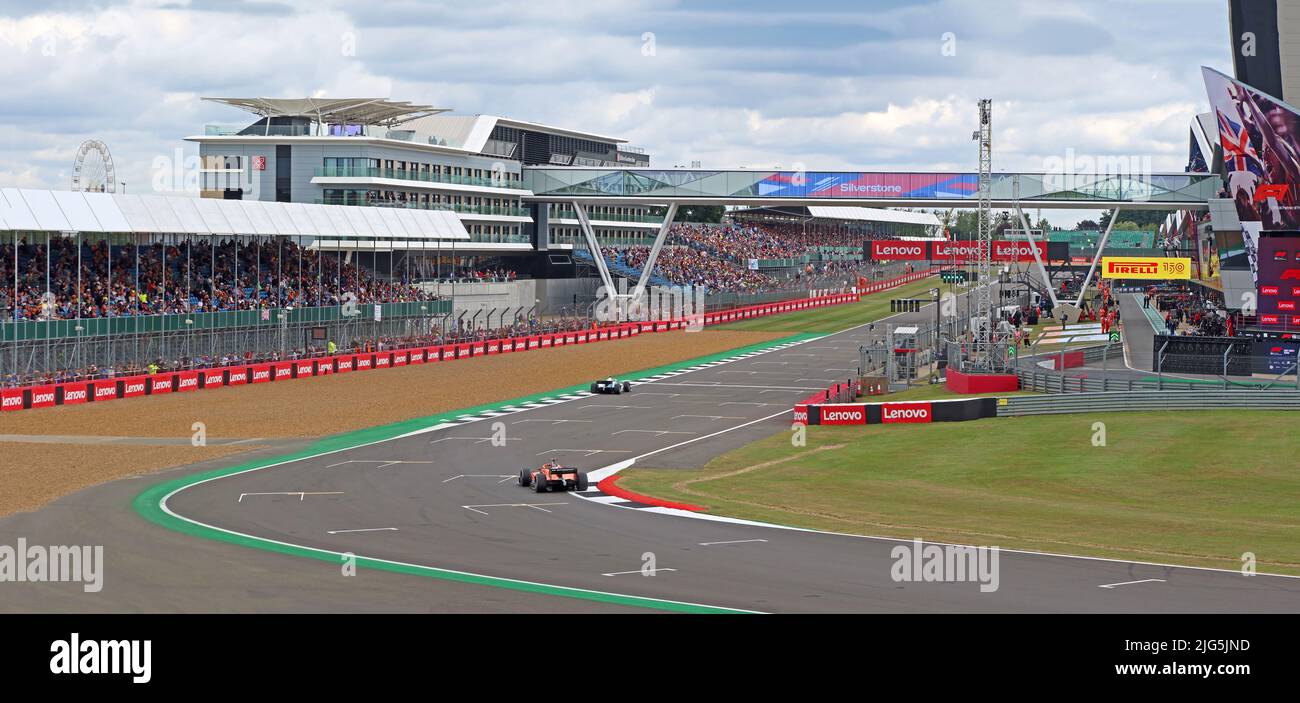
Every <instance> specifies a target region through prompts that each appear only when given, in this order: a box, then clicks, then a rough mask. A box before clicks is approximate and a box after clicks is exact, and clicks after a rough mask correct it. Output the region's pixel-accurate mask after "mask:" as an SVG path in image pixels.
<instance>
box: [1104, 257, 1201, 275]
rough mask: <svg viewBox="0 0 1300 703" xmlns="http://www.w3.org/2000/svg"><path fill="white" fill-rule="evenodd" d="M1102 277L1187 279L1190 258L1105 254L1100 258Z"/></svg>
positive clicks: (1190, 269)
mask: <svg viewBox="0 0 1300 703" xmlns="http://www.w3.org/2000/svg"><path fill="white" fill-rule="evenodd" d="M1101 275H1102V278H1127V279H1141V280H1160V281H1167V280H1184V281H1185V280H1189V279H1191V277H1192V260H1191V259H1189V258H1185V257H1183V258H1179V257H1160V256H1105V257H1102V260H1101Z"/></svg>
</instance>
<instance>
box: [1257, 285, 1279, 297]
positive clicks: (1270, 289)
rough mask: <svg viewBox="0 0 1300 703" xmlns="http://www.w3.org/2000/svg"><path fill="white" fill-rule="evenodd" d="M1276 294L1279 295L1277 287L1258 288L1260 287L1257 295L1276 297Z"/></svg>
mask: <svg viewBox="0 0 1300 703" xmlns="http://www.w3.org/2000/svg"><path fill="white" fill-rule="evenodd" d="M1278 293H1279V290H1278V287H1277V286H1260V287H1259V294H1260V295H1277V294H1278Z"/></svg>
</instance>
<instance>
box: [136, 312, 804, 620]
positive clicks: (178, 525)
mask: <svg viewBox="0 0 1300 703" xmlns="http://www.w3.org/2000/svg"><path fill="white" fill-rule="evenodd" d="M822 336H825V335H820V334H796V335H792V336H789V337H783V338H781V339H777V340H773V341H769V342H762V343H760V344H751V345H749V346H746V347H739V348H736V349H731V350H728V351H724V352H719V353H717V354H711V355H709V356H702V357H698V358H695V359H690V360H688V361H681V362H677V363H674V364H669V365H666V366H660V367H658V368H653V369H646V370H644V371H637V372H634V373H630V374H624V375H626V376H629V377H632V378H641V377H645V376H653V375H656V374H660V373H666V372H669V371H677V370H679V369H684V368H687V367H691V366H697V365H699V364H705V363H708V362H711V361H719V360H721V359H725V358H728V357H731V356H735V355H737V354H746V353H749V352H755V351H764V350H767V349H771V348H773V347H776V346H779V345H781V344H787V343H789V342H800V341H804V340H808V339H815V338H818V337H822ZM525 353H526V352H525ZM440 363H441V362H440ZM451 363H461V362H459V361H457V362H451ZM586 389H587V386H586V385H585V384H584V385H576V386H569V387H568V388H562V389H559V390H554V391H548V392H545V393H535V394H533V395H529V396H525V397H523V398H515V399H513V400H506V401H501V402H497V403H488V404H485V405H478V406H475V407H472V408H466V409H463V410H453V411H450V412H446V413H441V414H438V415H431V416H429V417H422V418H417V419H413V420H404V421H402V422H396V423H393V424H389V425H381V426H379V427H371V428H368V429H364V430H357V431H354V432H345V433H342V434H337V435H332V436H329V437H324V438H322V439H320V440H318V441H316V442H314V443H312V444H311V445H310V446H309V447H307V448H305V449H302V450H300V451H297V452H291V453H289V454H282V455H280V456H275V457H265V458H260V459H256V460H253V461H250V462H247V463H244V464H239V465H237V466H228V467H225V468H221V469H213V470H211V471H203V472H200V473H196V474H192V475H189V476H184V477H181V478H176V479H172V480H170V481H163V482H162V483H158V484H155V485H153V486H150V487H149V488H148V489H146V490H145V491H144V492H142V493H140V495H138V496H136V497H135V500H134V501H133V502H132V507H134V508H135V511H136V512H137V513H139V514H140V515H141V516H142V517H144V518H145V519H146V520H149V521H150V522H154V523H156V524H158V525H161V526H163V527H166V528H167V529H170V530H175V531H177V532H182V533H185V534H187V535H191V536H194V537H202V538H205V539H212V540H217V541H221V542H228V543H230V544H237V545H239V546H242V547H251V548H254V549H262V550H265V551H268V552H276V553H279V554H290V555H293V556H299V557H306V558H308V559H317V560H320V561H327V562H331V563H335V564H341V563H342V562H341V559H342V554H341V553H340V552H330V551H326V550H320V549H313V548H310V547H301V546H298V545H290V544H283V543H280V542H276V541H274V540H269V539H263V538H260V537H252V536H245V535H238V534H234V533H231V532H226V531H224V530H219V529H216V528H212V527H207V526H205V525H199V524H196V523H193V522H190V521H188V520H184V519H182V518H179V517H176V516H175V515H171V514H169V513H167V512H166V511H164V510H163V509H162V501H163V499H164V498H166V497H167V496H169V495H171V494H172V493H175V492H176V491H178V490H180V489H182V488H186V487H189V486H192V485H194V484H197V483H201V482H203V481H206V480H208V479H212V478H218V477H221V476H229V475H231V474H236V473H241V472H244V471H250V470H253V469H260V468H264V467H267V466H271V465H273V464H281V463H285V462H289V461H294V460H297V459H305V458H307V457H312V456H317V455H319V454H324V453H327V452H333V451H339V450H344V449H350V448H352V447H356V446H360V445H362V444H370V443H373V442H381V441H384V440H387V439H392V438H394V437H398V436H400V435H403V434H406V433H408V432H413V431H416V430H421V429H424V428H427V427H432V426H434V425H438V424H441V423H443V422H451V421H454V420H456V419H457V418H459V417H460V416H462V415H472V414H476V413H479V412H482V411H484V410H496V409H499V408H502V407H504V406H508V405H520V404H522V403H527V402H529V401H533V400H536V399H538V398H545V397H553V396H557V395H565V394H568V393H575V392H579V391H584V390H586ZM356 565H357V566H358V567H363V568H370V569H380V570H383V571H391V572H395V573H399V574H410V575H414V576H425V577H429V578H437V579H444V580H447V581H459V582H462V583H472V584H477V585H481V586H494V587H497V588H509V589H513V590H516V591H527V592H530V593H543V594H546V595H552V596H563V597H566V598H580V599H583V600H591V601H598V602H602V603H614V604H617V605H628V606H636V607H642V608H654V609H657V610H668V611H675V612H682V613H740V612H745V611H742V610H734V609H731V608H720V607H714V606H707V605H695V604H692V603H680V602H677V601H670V600H660V599H656V598H643V597H640V596H628V595H620V594H616V593H602V592H600V591H588V590H584V589H581V588H568V587H564V586H552V585H548V584H541V583H532V582H528V581H517V580H514V579H508V578H498V577H495V576H482V575H479V574H469V573H464V572H460V571H453V570H450V569H439V568H436V567H430V566H419V565H414V564H402V563H397V562H392V561H385V560H382V559H372V558H369V557H361V556H358V557H357V558H356Z"/></svg>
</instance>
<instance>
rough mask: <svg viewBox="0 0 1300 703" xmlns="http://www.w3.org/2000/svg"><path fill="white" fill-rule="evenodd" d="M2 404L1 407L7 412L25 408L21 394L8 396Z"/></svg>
mask: <svg viewBox="0 0 1300 703" xmlns="http://www.w3.org/2000/svg"><path fill="white" fill-rule="evenodd" d="M0 403H2V405H0V407H3V408H4V409H5V410H17V409H19V408H21V407H23V396H22V394H21V393H15V394H13V395H7V396H5V397H4V400H3V401H0Z"/></svg>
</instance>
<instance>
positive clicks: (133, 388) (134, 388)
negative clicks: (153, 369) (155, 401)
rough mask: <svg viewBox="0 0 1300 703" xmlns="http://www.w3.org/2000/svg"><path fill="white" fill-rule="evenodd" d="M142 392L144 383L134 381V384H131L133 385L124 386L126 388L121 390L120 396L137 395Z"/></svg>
mask: <svg viewBox="0 0 1300 703" xmlns="http://www.w3.org/2000/svg"><path fill="white" fill-rule="evenodd" d="M143 392H144V382H143V381H136V382H133V383H128V384H126V386H125V387H124V388H123V389H122V394H123V395H132V394H139V393H143Z"/></svg>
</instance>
